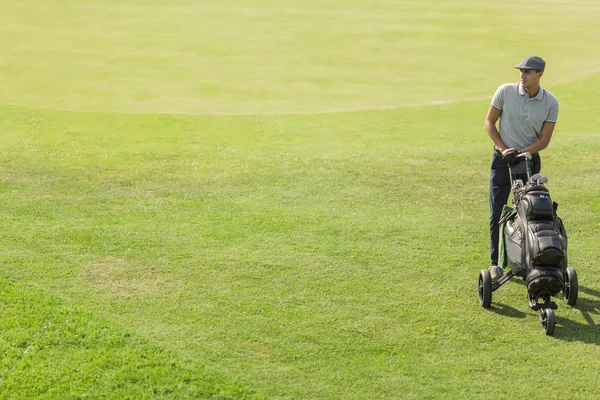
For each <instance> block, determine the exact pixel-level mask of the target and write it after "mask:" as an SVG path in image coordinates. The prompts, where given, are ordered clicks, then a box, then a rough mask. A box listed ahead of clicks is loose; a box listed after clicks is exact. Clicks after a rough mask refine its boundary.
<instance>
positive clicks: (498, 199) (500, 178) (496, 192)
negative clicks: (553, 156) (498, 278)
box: [490, 150, 542, 265]
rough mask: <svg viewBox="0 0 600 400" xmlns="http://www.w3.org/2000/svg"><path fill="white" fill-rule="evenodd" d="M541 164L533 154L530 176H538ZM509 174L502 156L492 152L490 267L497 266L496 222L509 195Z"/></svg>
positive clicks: (497, 237) (497, 235)
mask: <svg viewBox="0 0 600 400" xmlns="http://www.w3.org/2000/svg"><path fill="white" fill-rule="evenodd" d="M541 167H542V162H541V160H540V156H539V154H534V155H533V157H532V159H531V174H532V175H534V174H538V173H539V172H540V170H541ZM510 189H511V188H510V172H509V171H508V165H506V163H505V162H504V161H502V154H501V153H500V152H499V151H497V150H494V156H493V157H492V168H491V170H490V258H491V261H492V265H498V250H499V247H498V239H499V232H498V230H499V229H498V228H499V227H498V222H499V221H500V216H501V214H502V209H503V208H504V205H505V204H506V202H507V201H508V196H509V195H510Z"/></svg>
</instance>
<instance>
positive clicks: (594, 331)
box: [554, 286, 600, 345]
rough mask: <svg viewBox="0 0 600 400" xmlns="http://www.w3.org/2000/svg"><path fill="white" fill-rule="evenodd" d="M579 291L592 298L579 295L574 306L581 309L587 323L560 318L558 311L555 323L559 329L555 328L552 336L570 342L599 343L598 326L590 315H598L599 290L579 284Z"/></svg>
mask: <svg viewBox="0 0 600 400" xmlns="http://www.w3.org/2000/svg"><path fill="white" fill-rule="evenodd" d="M579 292H580V293H585V294H587V295H590V296H592V297H593V298H592V299H589V298H581V297H580V298H579V299H578V300H577V305H576V306H575V308H576V309H577V310H579V311H581V314H582V315H583V318H584V319H585V321H586V322H587V323H585V324H583V323H580V322H575V321H571V320H570V319H567V318H561V317H560V313H557V318H556V324H557V328H558V327H560V329H557V330H556V332H555V334H554V337H556V338H557V339H561V340H566V341H570V342H586V343H590V344H595V345H600V335H598V330H599V329H600V327H599V326H598V325H597V324H596V322H595V321H594V318H593V317H592V316H594V315H596V316H597V315H600V291H597V290H594V289H590V288H586V287H582V286H579ZM565 306H566V305H565ZM566 307H568V306H566Z"/></svg>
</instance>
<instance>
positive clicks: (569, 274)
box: [563, 267, 579, 307]
mask: <svg viewBox="0 0 600 400" xmlns="http://www.w3.org/2000/svg"><path fill="white" fill-rule="evenodd" d="M578 291H579V283H578V282H577V272H576V271H575V270H574V269H573V268H571V267H568V268H567V270H566V271H565V286H564V287H563V298H564V299H565V301H566V302H567V304H568V305H570V306H571V307H573V306H575V303H577V294H578Z"/></svg>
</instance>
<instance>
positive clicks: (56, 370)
mask: <svg viewBox="0 0 600 400" xmlns="http://www.w3.org/2000/svg"><path fill="white" fill-rule="evenodd" d="M538 3H539V5H543V6H544V7H542V8H541V10H540V12H539V14H537V18H539V20H540V21H541V22H544V21H545V22H551V23H552V26H553V28H555V29H552V30H551V32H548V36H545V37H539V38H538V37H537V36H527V33H528V32H529V33H532V32H535V29H534V27H531V28H528V29H530V31H528V30H527V29H525V31H524V32H520V31H513V30H511V29H508V28H504V26H505V25H500V22H504V19H503V17H507V16H508V15H514V13H515V10H517V9H519V7H520V6H524V5H525V3H521V2H515V1H513V2H505V3H504V4H503V5H498V6H495V7H492V6H481V5H478V4H479V3H473V4H472V5H474V7H472V8H468V7H467V6H468V5H470V3H464V4H463V3H460V4H461V5H460V6H459V5H452V4H450V3H448V2H439V3H438V4H437V5H439V6H440V8H439V9H438V10H437V11H435V12H434V11H433V10H430V9H428V8H427V6H416V5H414V4H411V3H408V2H405V3H395V2H378V3H377V4H375V5H369V6H367V4H366V3H365V4H362V3H359V2H353V3H352V4H351V5H352V6H353V7H354V8H351V9H350V8H348V3H344V4H342V3H341V2H336V1H332V2H322V3H317V2H303V3H298V4H292V3H289V4H288V5H287V6H286V7H283V6H281V5H274V4H271V3H268V2H262V3H261V2H246V3H243V4H242V3H240V4H236V5H237V7H232V5H233V3H231V2H225V3H223V2H219V3H216V2H215V3H203V5H201V6H199V5H193V4H192V3H191V2H190V3H186V2H172V3H168V4H167V3H165V4H164V5H160V4H152V6H150V4H147V3H142V2H139V3H136V2H125V3H119V5H117V3H111V2H108V1H106V2H81V3H77V5H73V4H71V3H68V2H55V3H54V5H55V7H52V6H49V5H47V3H45V2H44V3H42V2H39V3H36V4H37V5H38V6H39V7H37V8H35V7H33V6H31V7H32V8H29V6H27V7H26V6H25V5H23V4H15V5H11V6H10V7H7V8H8V10H7V12H6V13H2V17H0V19H2V21H1V22H2V23H3V24H0V25H1V26H3V28H2V29H3V32H5V33H7V34H6V35H3V36H2V37H3V39H2V41H1V42H0V43H1V45H0V48H1V49H3V54H8V55H7V56H5V57H4V58H2V59H0V62H2V63H3V64H0V66H1V67H0V83H1V84H2V85H3V89H4V88H6V89H5V90H4V91H3V96H4V99H3V101H4V103H6V104H4V105H1V106H0V132H1V135H2V141H0V201H1V204H2V205H3V206H2V207H0V224H1V226H2V229H1V230H0V265H1V266H2V268H1V270H0V271H1V273H0V285H1V291H0V293H1V296H0V299H1V300H0V306H1V309H0V310H1V311H0V312H1V314H0V326H1V327H2V334H1V335H0V349H1V351H2V354H3V357H2V360H3V361H2V363H1V364H0V395H2V396H3V397H5V398H11V397H16V398H19V397H20V398H28V397H34V396H38V397H46V398H57V397H60V396H62V395H65V396H66V397H69V396H70V397H71V398H83V397H90V398H111V397H112V398H140V397H165V398H182V397H200V398H210V397H213V398H244V397H246V398H251V397H258V398H260V397H266V398H361V399H362V398H456V399H458V398H461V399H462V398H526V397H528V398H540V399H549V398H563V397H572V398H594V397H595V396H596V393H597V392H598V389H599V385H600V382H599V381H598V377H597V372H596V367H595V364H596V360H597V357H598V352H599V347H598V346H599V345H600V341H599V339H598V335H597V332H598V330H597V324H598V322H599V321H600V281H599V280H598V278H597V277H596V276H595V274H594V272H595V269H596V264H597V262H598V256H597V249H596V247H597V246H596V243H598V239H599V237H598V235H599V234H598V232H597V231H596V229H595V228H596V227H597V226H598V222H599V218H598V212H599V211H600V203H599V201H598V198H599V194H600V193H599V190H600V189H598V188H599V187H600V185H598V179H599V178H598V176H600V175H599V172H600V167H598V164H597V161H596V154H597V153H598V151H599V150H600V144H598V143H600V141H599V140H598V139H599V137H600V132H598V130H597V126H598V122H599V117H598V116H597V114H596V113H595V112H594V110H595V105H596V104H598V100H599V96H598V94H597V93H596V92H595V91H594V90H591V89H590V88H594V87H597V86H598V84H600V77H599V76H598V75H596V74H593V71H595V70H596V69H597V68H599V67H600V62H599V60H598V59H596V58H594V57H595V56H594V54H596V53H594V52H593V51H592V49H593V48H594V47H593V46H595V43H597V37H594V34H595V33H594V32H595V30H592V28H591V26H592V22H593V21H596V19H595V16H597V14H598V12H599V10H600V8H599V7H598V6H596V5H595V4H594V3H592V2H584V1H575V2H571V3H569V6H568V7H567V8H564V7H563V6H562V5H561V4H559V3H554V2H548V1H541V2H536V3H527V4H528V5H531V4H538ZM32 4H33V3H32ZM528 7H529V6H527V7H525V10H527V9H528ZM307 15H309V16H310V18H307ZM26 17H27V18H26ZM36 18H37V19H36ZM219 18H220V19H219ZM522 18H525V15H522V14H519V15H518V16H517V17H516V21H520V20H521V19H522ZM24 21H30V22H29V24H26V23H25V22H24ZM36 21H37V22H38V24H36V23H35V22H36ZM206 21H209V22H211V23H212V25H211V24H207V23H203V22H206ZM332 21H334V22H335V23H332ZM40 22H43V23H41V24H39V23H40ZM215 27H217V28H219V29H216V28H215ZM225 27H228V29H231V30H227V29H225ZM111 28H112V29H111ZM234 28H236V29H234ZM434 28H435V29H434ZM399 30H404V31H407V32H412V33H413V34H414V35H415V36H416V38H414V39H411V40H408V39H405V37H404V36H399V35H397V34H396V33H397V31H399ZM588 30H589V32H590V33H589V34H587V35H583V36H580V39H581V40H578V41H577V42H576V44H573V43H575V42H574V41H573V37H576V36H577V35H578V33H580V32H588ZM250 31H253V32H255V33H256V36H252V35H247V34H240V32H245V33H247V32H250ZM450 31H452V32H453V34H450V33H448V32H450ZM11 32H12V35H13V36H10V35H9V34H10V33H11ZM44 32H45V33H46V34H43V33H44ZM226 32H228V33H229V35H226V34H225V33H226ZM275 32H279V33H280V34H279V35H276V34H275ZM336 32H337V35H336ZM348 32H356V35H357V36H358V37H359V39H361V40H367V39H370V40H372V42H371V44H369V43H367V42H364V43H361V40H357V37H356V36H352V35H348V34H347V33H348ZM469 32H470V33H471V34H469ZM567 33H568V35H567ZM286 35H287V36H286ZM371 36H372V37H371ZM17 37H19V38H23V39H21V40H22V43H21V44H20V46H17V47H15V46H16V44H15V40H16V39H15V38H17ZM290 37H293V38H296V39H298V41H296V42H294V41H288V42H285V43H286V44H287V46H279V42H278V40H283V39H285V38H287V39H290ZM523 37H527V38H529V40H530V41H527V42H525V43H524V42H523V40H522V38H523ZM57 38H59V39H60V40H57ZM326 38H331V39H330V40H329V39H327V40H326ZM549 38H550V39H552V40H550V39H549ZM300 39H302V40H300ZM336 40H337V42H336ZM373 43H377V44H380V46H381V47H377V46H373V45H372V44H373ZM50 44H54V47H53V46H50ZM114 44H120V45H121V46H114ZM144 44H145V45H146V47H144ZM194 46H196V47H194ZM278 46H279V47H278ZM572 46H575V47H578V46H581V49H587V50H589V51H588V52H587V53H585V52H581V53H578V52H577V51H576V49H575V47H572ZM207 48H211V49H213V50H214V53H211V52H210V51H208V50H207ZM274 48H277V49H282V50H283V51H273V49H274ZM457 48H462V49H463V50H464V52H465V54H464V56H461V54H460V53H459V54H457V53H456V52H454V51H453V50H456V49H457ZM24 49H27V51H26V50H24ZM332 49H337V50H338V51H339V54H342V55H343V56H344V57H346V59H345V60H344V59H339V58H336V57H334V56H332V55H331V54H332V53H331V50H332ZM394 49H398V50H403V51H393V50H394ZM411 49H412V50H411ZM424 49H428V50H427V51H424ZM84 50H85V51H84ZM411 51H412V52H411ZM569 51H570V52H571V53H569ZM44 52H49V53H50V54H52V60H51V62H49V64H45V63H42V60H44V59H46V58H45V54H46V53H44ZM529 52H540V53H542V54H543V55H544V56H545V55H546V54H548V56H547V57H546V58H547V59H548V62H549V66H552V67H551V68H550V67H549V70H548V72H547V74H545V76H544V82H547V83H548V87H549V88H550V90H551V91H552V92H553V93H554V94H556V95H557V97H559V99H560V100H561V114H560V121H559V124H558V127H557V131H556V133H555V137H554V138H553V141H552V144H551V146H550V148H549V149H547V150H546V151H544V155H543V168H542V171H543V172H544V173H545V174H547V175H548V176H549V178H550V183H549V185H548V186H549V188H550V190H551V194H552V197H553V199H554V200H556V201H557V202H558V203H559V204H560V207H559V211H560V215H561V217H562V218H563V220H564V222H565V225H566V227H567V230H568V232H569V245H570V249H569V259H570V263H571V265H572V266H573V267H575V268H576V269H577V272H578V273H579V281H580V300H579V303H578V306H577V307H576V308H575V309H571V308H569V307H568V306H566V305H565V304H564V303H563V302H562V301H561V302H559V303H560V308H559V310H558V311H557V329H556V334H555V336H554V337H545V336H544V335H543V333H542V331H541V327H540V324H539V322H538V320H537V314H536V313H535V312H533V311H531V310H530V309H529V308H528V307H527V301H526V298H525V289H524V286H523V285H522V284H521V283H520V282H519V281H516V280H515V281H514V282H510V283H509V284H507V285H505V286H504V287H503V288H502V289H501V290H499V291H498V292H495V293H494V299H493V306H492V308H491V310H490V311H488V310H484V309H482V308H481V307H480V306H479V303H478V300H477V292H476V284H477V273H478V271H479V270H480V269H481V268H484V267H485V266H487V257H488V256H487V253H488V251H487V247H488V239H487V234H486V230H487V229H486V225H487V222H486V221H487V218H488V205H487V180H488V168H489V161H490V157H491V142H490V140H489V138H487V135H486V134H485V133H484V132H483V117H484V115H485V112H486V111H487V108H488V107H489V97H490V96H491V94H492V92H493V90H495V88H496V87H497V85H499V84H500V83H502V82H504V81H511V80H514V79H515V78H516V75H514V74H515V72H514V70H512V65H513V64H515V63H516V62H518V61H519V60H520V58H522V57H523V56H524V55H526V54H528V53H529ZM109 53H110V54H112V56H113V57H114V58H113V59H109V58H107V55H108V54H109ZM584 53H585V54H584ZM569 55H572V56H569ZM319 56H321V57H323V58H319ZM563 56H564V57H563ZM480 59H485V60H489V63H490V66H489V68H488V67H484V68H480V67H477V68H474V67H473V63H472V61H473V60H477V61H479V60H480ZM94 60H96V61H97V63H94V62H93V61H94ZM202 60H204V62H201V61H202ZM100 61H102V62H100ZM232 61H233V62H232ZM342 61H343V62H342ZM434 61H438V62H437V63H436V62H434ZM52 63H58V64H60V68H58V67H57V68H52V67H51V68H48V66H49V65H52ZM211 63H212V64H211ZM576 65H585V66H586V67H585V68H578V69H577V70H575V71H574V70H573V68H575V66H576ZM590 71H591V72H590ZM567 73H568V74H567ZM36 74H37V75H36ZM117 77H120V78H119V79H117ZM294 78H297V79H298V81H293V79H294ZM203 80H206V81H210V84H209V83H206V84H204V83H202V84H201V83H199V82H201V81H202V82H204V81H203ZM294 82H296V83H294ZM299 82H300V83H302V84H300V83H299ZM209 87H212V88H213V90H208V89H207V88H209ZM465 99H472V100H467V101H465ZM440 100H443V101H440ZM434 103H446V104H434ZM386 108H389V109H386ZM345 109H363V110H360V111H353V112H329V113H327V112H324V111H335V110H338V111H339V110H345ZM252 112H257V113H258V114H254V115H249V114H250V113H252ZM282 112H283V113H282ZM172 113H175V114H172ZM227 113H230V114H228V115H227ZM231 113H233V114H231Z"/></svg>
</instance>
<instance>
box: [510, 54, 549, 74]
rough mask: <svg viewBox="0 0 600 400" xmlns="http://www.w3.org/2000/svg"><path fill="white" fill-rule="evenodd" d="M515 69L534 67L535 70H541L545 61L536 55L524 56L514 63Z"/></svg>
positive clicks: (544, 66) (544, 65)
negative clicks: (517, 62)
mask: <svg viewBox="0 0 600 400" xmlns="http://www.w3.org/2000/svg"><path fill="white" fill-rule="evenodd" d="M515 68H517V69H535V70H537V71H543V70H544V68H546V61H544V60H542V58H541V57H538V56H528V57H525V59H524V60H523V61H521V62H520V63H519V64H517V65H515Z"/></svg>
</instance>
